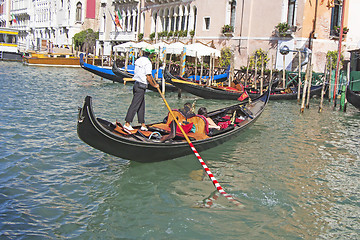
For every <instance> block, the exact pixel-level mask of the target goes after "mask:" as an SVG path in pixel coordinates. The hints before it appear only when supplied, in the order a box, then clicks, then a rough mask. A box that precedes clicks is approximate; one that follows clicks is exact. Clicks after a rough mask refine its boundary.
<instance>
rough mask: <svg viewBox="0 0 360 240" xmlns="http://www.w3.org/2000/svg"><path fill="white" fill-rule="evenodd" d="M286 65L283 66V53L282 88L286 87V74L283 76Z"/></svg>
mask: <svg viewBox="0 0 360 240" xmlns="http://www.w3.org/2000/svg"><path fill="white" fill-rule="evenodd" d="M285 71H286V66H285V55H283V72H282V74H283V75H282V80H283V88H286V76H285Z"/></svg>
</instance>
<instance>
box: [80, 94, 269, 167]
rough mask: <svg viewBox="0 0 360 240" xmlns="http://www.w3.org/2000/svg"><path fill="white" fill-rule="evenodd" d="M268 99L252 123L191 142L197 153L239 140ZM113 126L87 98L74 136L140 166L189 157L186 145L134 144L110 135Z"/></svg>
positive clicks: (260, 102) (261, 100) (260, 101)
mask: <svg viewBox="0 0 360 240" xmlns="http://www.w3.org/2000/svg"><path fill="white" fill-rule="evenodd" d="M268 96H269V94H264V95H263V96H262V97H261V98H259V99H257V100H256V101H254V102H253V103H252V106H253V109H251V110H252V112H253V119H250V118H249V119H248V120H245V121H244V123H243V124H242V125H241V126H236V127H234V128H233V129H231V130H229V131H226V132H224V133H222V134H219V135H216V136H213V137H210V138H206V139H203V140H196V141H192V143H193V145H194V146H195V147H196V149H197V151H199V152H201V151H204V150H207V149H210V148H213V147H216V146H218V145H220V144H222V143H224V142H226V141H229V140H230V139H233V138H235V137H237V136H239V135H240V133H241V132H243V131H244V130H245V129H246V128H248V127H249V126H250V125H252V124H253V123H254V122H255V121H256V120H257V119H258V118H259V116H260V115H261V113H262V112H263V111H264V108H265V106H266V104H267V102H268ZM234 106H236V105H234ZM213 112H215V111H213ZM209 114H210V113H209ZM113 126H114V125H113V124H112V123H111V122H108V121H106V120H103V119H98V118H96V117H95V115H94V113H93V110H92V104H91V97H90V96H87V97H86V98H85V102H84V106H83V107H82V108H80V109H79V116H78V125H77V133H78V136H79V138H80V139H81V140H82V141H84V142H85V143H87V144H88V145H90V146H92V147H94V148H96V149H98V150H100V151H102V152H105V153H108V154H111V155H114V156H116V157H120V158H123V159H128V160H132V161H136V162H143V163H147V162H158V161H165V160H170V159H175V158H178V157H182V156H186V155H189V154H192V151H191V149H190V147H189V145H188V143H187V142H186V141H181V142H165V143H162V142H154V141H142V140H136V139H133V138H128V137H124V136H121V135H119V134H116V133H114V132H113V131H111V129H112V127H113Z"/></svg>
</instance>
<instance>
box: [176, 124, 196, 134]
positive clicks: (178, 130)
mask: <svg viewBox="0 0 360 240" xmlns="http://www.w3.org/2000/svg"><path fill="white" fill-rule="evenodd" d="M193 125H194V123H189V124H185V125H181V127H182V129H183V130H184V132H185V133H189V132H190V130H191V129H192V127H193ZM176 132H177V133H181V130H180V128H179V126H176Z"/></svg>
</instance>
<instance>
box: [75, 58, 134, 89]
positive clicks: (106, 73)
mask: <svg viewBox="0 0 360 240" xmlns="http://www.w3.org/2000/svg"><path fill="white" fill-rule="evenodd" d="M80 66H81V67H82V68H83V69H85V70H86V71H89V72H91V73H94V74H96V75H98V76H100V77H103V78H106V79H108V80H111V81H113V82H119V83H123V82H124V81H123V78H124V77H126V76H123V77H121V76H117V75H115V74H114V73H113V71H112V70H111V69H110V68H103V67H98V66H95V65H92V64H89V63H85V62H84V54H83V53H81V54H80ZM127 77H130V75H129V76H127Z"/></svg>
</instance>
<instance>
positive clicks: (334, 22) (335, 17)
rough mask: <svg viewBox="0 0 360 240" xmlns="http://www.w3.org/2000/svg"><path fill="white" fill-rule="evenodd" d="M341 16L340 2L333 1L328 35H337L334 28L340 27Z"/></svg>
mask: <svg viewBox="0 0 360 240" xmlns="http://www.w3.org/2000/svg"><path fill="white" fill-rule="evenodd" d="M341 14H342V5H341V3H340V1H338V0H337V1H335V6H334V7H333V8H332V10H331V24H330V35H332V36H334V35H335V36H336V35H338V34H337V33H336V31H335V27H336V26H340V25H341Z"/></svg>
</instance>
